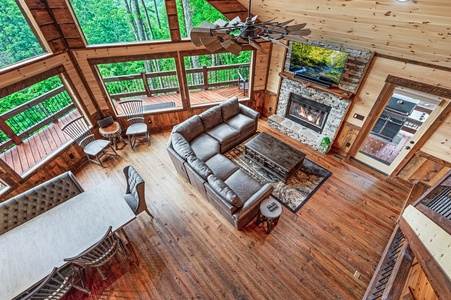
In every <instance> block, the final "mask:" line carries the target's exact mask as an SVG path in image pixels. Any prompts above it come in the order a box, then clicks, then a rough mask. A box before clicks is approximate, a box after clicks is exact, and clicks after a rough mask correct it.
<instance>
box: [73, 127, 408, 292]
mask: <svg viewBox="0 0 451 300" xmlns="http://www.w3.org/2000/svg"><path fill="white" fill-rule="evenodd" d="M259 123H260V124H259V130H260V131H266V132H268V133H270V134H271V135H273V136H275V137H277V138H279V139H282V140H283V141H285V142H286V143H288V144H290V145H293V147H295V148H297V149H298V150H301V151H302V152H304V153H306V154H307V158H308V159H310V160H312V161H313V162H315V163H317V164H319V165H321V166H323V167H325V168H327V169H328V170H330V171H331V172H332V173H333V175H332V176H331V177H330V178H329V179H328V180H327V181H326V182H325V183H324V184H323V185H322V186H321V188H320V189H319V190H318V191H317V192H316V193H315V194H314V195H313V196H312V197H311V198H310V199H309V200H308V201H307V203H306V204H305V205H304V206H303V207H302V208H301V209H300V210H299V211H298V212H297V213H295V214H294V213H292V212H290V211H288V209H284V210H283V213H282V216H281V218H280V221H279V224H278V225H277V226H276V227H275V228H274V230H273V231H272V232H271V233H270V234H269V235H267V234H266V233H265V232H264V230H263V228H262V227H258V226H256V225H255V223H250V224H249V225H248V226H246V227H245V228H244V230H242V231H237V230H235V229H234V228H233V226H232V225H231V224H229V223H228V222H227V221H226V220H225V219H224V217H223V216H222V215H221V214H220V213H219V212H218V211H217V210H216V209H215V208H214V207H213V206H212V205H211V204H210V203H209V202H208V201H207V200H206V199H205V198H204V197H203V196H202V195H200V194H199V193H198V192H197V191H196V190H195V189H194V188H193V187H192V186H191V185H190V184H188V183H187V182H186V181H185V180H184V179H183V178H181V177H180V176H179V175H178V174H177V172H176V170H175V168H174V166H173V165H172V162H171V160H170V158H169V156H168V154H167V151H166V148H165V147H166V143H167V140H168V138H169V131H166V132H162V133H158V134H153V135H152V136H151V140H152V143H151V145H150V146H148V145H147V144H141V145H139V146H138V147H137V148H136V149H135V150H133V151H132V150H130V148H129V147H125V148H124V149H123V150H120V151H119V155H121V156H120V157H115V158H112V159H109V160H107V161H106V168H105V169H102V168H101V167H99V166H97V165H94V164H91V165H87V166H86V167H84V168H82V169H81V170H79V171H77V172H75V175H76V177H77V178H78V179H79V180H80V181H81V184H82V186H83V187H84V188H85V189H89V188H92V187H93V186H95V185H98V184H102V182H103V180H106V179H110V180H113V181H114V182H115V183H116V186H117V187H118V189H119V190H118V193H123V192H124V191H125V189H126V183H125V178H124V175H123V172H122V169H123V168H124V167H125V166H127V165H130V164H131V165H133V166H134V167H135V168H136V169H137V171H138V172H139V173H140V174H141V175H142V177H143V178H144V180H145V182H146V185H145V187H146V199H147V203H148V206H149V209H150V211H151V212H152V214H153V215H154V216H155V219H151V218H149V217H148V216H147V215H146V214H141V215H140V216H138V218H137V220H136V221H133V222H132V223H130V224H128V225H127V226H126V227H125V231H126V232H127V234H128V236H129V238H130V240H131V244H130V245H132V247H133V249H134V251H135V252H136V257H137V262H136V263H131V262H129V261H127V260H126V259H125V258H124V257H122V256H116V258H115V259H114V260H112V261H111V262H110V263H108V264H107V265H106V266H104V267H103V270H104V272H105V274H106V275H107V276H108V278H107V279H106V280H105V281H102V279H101V277H100V275H99V274H98V272H97V271H96V270H92V269H88V270H86V271H85V284H86V287H87V288H88V289H90V290H91V294H89V295H86V294H83V293H82V292H79V291H76V290H74V289H72V291H71V292H70V295H68V296H67V297H66V299H70V300H72V299H77V300H79V299H345V300H350V299H361V298H362V296H363V295H364V292H365V289H366V287H367V285H368V283H369V281H370V279H371V276H372V274H373V272H374V269H375V268H376V266H377V263H378V261H379V259H380V256H381V254H382V252H383V249H384V247H385V245H386V244H387V241H388V239H389V236H390V234H391V232H392V230H393V228H394V225H395V222H396V219H397V217H398V214H399V212H400V209H401V205H402V203H403V199H405V198H406V195H407V191H406V190H405V189H402V188H401V187H399V186H396V185H394V184H391V183H388V182H385V181H383V180H381V179H379V178H376V177H373V176H372V175H369V174H367V173H365V172H363V171H361V170H359V169H357V168H356V167H354V166H353V165H350V164H348V163H346V162H343V161H341V160H339V159H337V158H335V157H334V156H333V155H322V154H319V153H318V152H315V151H313V150H312V149H311V148H309V147H306V146H304V145H302V144H301V143H299V142H297V141H294V140H293V139H291V138H289V137H287V136H285V135H283V134H281V133H280V132H278V131H275V130H274V129H272V128H270V127H269V126H268V125H267V122H266V120H263V119H261V120H260V121H259ZM355 271H358V272H360V273H362V275H361V277H360V279H357V278H355V277H354V273H355Z"/></svg>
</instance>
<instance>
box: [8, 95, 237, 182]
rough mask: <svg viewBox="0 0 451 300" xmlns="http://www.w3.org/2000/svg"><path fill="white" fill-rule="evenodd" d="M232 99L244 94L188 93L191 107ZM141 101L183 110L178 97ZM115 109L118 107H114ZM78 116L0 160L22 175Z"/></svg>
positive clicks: (64, 137)
mask: <svg viewBox="0 0 451 300" xmlns="http://www.w3.org/2000/svg"><path fill="white" fill-rule="evenodd" d="M233 96H238V97H243V90H238V87H236V86H232V87H226V88H218V89H211V90H205V91H196V92H192V93H190V99H191V104H192V105H197V104H202V103H211V102H218V101H222V100H224V99H227V98H230V97H233ZM143 99H144V105H149V104H157V103H164V102H171V101H173V102H175V105H176V106H179V107H181V106H182V100H181V98H180V94H171V95H165V96H157V97H148V98H143ZM116 103H118V102H116ZM116 106H120V105H119V104H116ZM118 111H119V113H122V111H121V110H120V108H118ZM78 116H79V113H78V111H76V113H71V114H69V115H67V116H65V117H63V118H62V119H61V120H60V121H59V122H58V123H53V124H51V125H50V126H48V127H47V128H45V129H44V130H42V131H40V132H38V133H37V134H35V135H33V136H31V137H29V138H28V139H26V140H24V142H23V143H22V144H21V145H17V146H15V147H13V148H11V149H9V150H7V151H5V152H4V153H2V154H0V159H3V160H4V161H5V162H6V163H7V164H8V165H9V166H10V167H11V168H12V169H13V170H14V171H16V172H17V173H18V174H23V173H24V172H26V171H27V170H29V169H30V168H32V167H33V166H34V165H36V164H37V163H39V162H40V161H42V160H43V159H44V158H46V157H47V156H48V155H50V154H52V153H53V152H54V151H55V150H57V149H58V148H59V147H60V146H61V145H63V144H64V143H65V142H67V141H68V140H69V137H68V136H67V135H66V134H64V133H63V132H62V131H61V127H62V126H64V124H66V123H67V122H69V121H70V120H72V119H74V118H76V117H78ZM0 189H1V183H0Z"/></svg>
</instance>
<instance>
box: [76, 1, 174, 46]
mask: <svg viewBox="0 0 451 300" xmlns="http://www.w3.org/2000/svg"><path fill="white" fill-rule="evenodd" d="M70 2H71V4H72V7H73V9H74V12H75V15H76V17H77V19H78V22H79V24H80V27H81V29H82V31H83V33H84V35H85V38H86V40H87V43H88V44H89V45H96V44H110V43H124V42H138V41H152V40H166V39H170V33H169V25H168V20H167V15H166V6H165V1H164V0H102V1H98V0H70Z"/></svg>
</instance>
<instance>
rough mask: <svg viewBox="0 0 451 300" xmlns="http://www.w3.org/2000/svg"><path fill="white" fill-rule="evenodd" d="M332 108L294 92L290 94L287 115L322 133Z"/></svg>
mask: <svg viewBox="0 0 451 300" xmlns="http://www.w3.org/2000/svg"><path fill="white" fill-rule="evenodd" d="M330 108H331V107H330V106H328V105H325V104H322V103H318V102H315V101H313V100H310V99H307V98H304V97H302V96H300V95H297V94H293V93H292V94H290V100H289V102H288V107H287V112H286V113H285V117H286V118H288V119H290V120H292V121H294V122H296V123H299V124H301V125H303V126H305V127H307V128H310V129H311V130H313V131H315V132H319V133H321V132H322V131H323V128H324V124H326V121H327V116H328V115H329V112H330Z"/></svg>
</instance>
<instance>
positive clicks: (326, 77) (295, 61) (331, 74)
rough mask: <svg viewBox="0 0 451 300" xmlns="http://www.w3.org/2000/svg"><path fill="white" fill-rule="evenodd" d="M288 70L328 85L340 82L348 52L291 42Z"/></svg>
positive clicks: (309, 79) (299, 76)
mask: <svg viewBox="0 0 451 300" xmlns="http://www.w3.org/2000/svg"><path fill="white" fill-rule="evenodd" d="M291 47H292V51H291V58H290V72H293V73H294V75H295V77H298V78H301V79H305V80H307V81H313V82H315V83H318V84H321V85H325V86H328V87H330V86H331V85H338V84H339V83H340V79H341V75H342V74H343V69H344V66H345V63H346V60H347V58H348V53H346V52H342V51H338V50H331V49H326V48H323V47H318V46H313V45H309V44H302V43H296V42H293V43H292V45H291Z"/></svg>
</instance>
